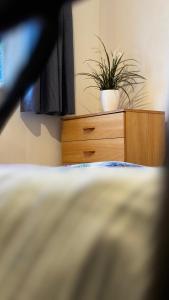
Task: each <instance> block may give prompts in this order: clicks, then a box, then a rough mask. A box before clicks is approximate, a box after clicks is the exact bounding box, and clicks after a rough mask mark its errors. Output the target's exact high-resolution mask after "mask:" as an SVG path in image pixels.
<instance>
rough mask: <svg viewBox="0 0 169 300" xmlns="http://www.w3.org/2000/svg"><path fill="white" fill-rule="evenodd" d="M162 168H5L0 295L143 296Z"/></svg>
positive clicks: (12, 298)
mask: <svg viewBox="0 0 169 300" xmlns="http://www.w3.org/2000/svg"><path fill="white" fill-rule="evenodd" d="M162 178H163V174H162V170H160V169H155V168H143V169H141V168H139V169H118V168H115V169H106V168H105V169H104V168H103V169H101V168H99V169H73V170H69V169H66V170H64V171H63V170H62V171H59V170H57V169H55V168H47V167H39V168H38V167H32V166H30V167H27V166H21V167H17V166H13V167H12V166H1V167H0V299H2V300H44V299H45V300H109V299H111V300H112V299H114V300H142V299H144V295H145V292H146V291H147V288H148V285H149V283H150V281H151V274H152V266H151V264H152V255H153V250H154V243H155V242H154V239H153V234H154V231H155V226H156V223H157V220H158V214H157V211H159V206H160V204H161V199H162Z"/></svg>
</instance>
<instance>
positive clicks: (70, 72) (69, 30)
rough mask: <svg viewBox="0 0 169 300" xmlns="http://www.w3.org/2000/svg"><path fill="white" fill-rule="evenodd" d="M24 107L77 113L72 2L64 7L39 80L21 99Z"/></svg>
mask: <svg viewBox="0 0 169 300" xmlns="http://www.w3.org/2000/svg"><path fill="white" fill-rule="evenodd" d="M21 110H22V111H24V112H26V111H29V112H30V111H32V112H34V113H37V114H52V115H53V114H57V115H65V114H73V113H75V101H74V60H73V25H72V7H71V4H70V3H66V4H65V5H64V6H63V7H62V10H61V12H60V15H59V20H58V40H57V43H56V46H55V49H54V50H53V53H52V55H51V57H50V59H49V62H48V64H47V65H46V67H45V69H44V71H43V73H42V74H41V76H40V78H39V80H38V81H37V83H36V84H35V85H34V86H33V87H32V88H31V89H30V90H29V92H28V93H27V94H26V96H25V97H24V99H22V104H21Z"/></svg>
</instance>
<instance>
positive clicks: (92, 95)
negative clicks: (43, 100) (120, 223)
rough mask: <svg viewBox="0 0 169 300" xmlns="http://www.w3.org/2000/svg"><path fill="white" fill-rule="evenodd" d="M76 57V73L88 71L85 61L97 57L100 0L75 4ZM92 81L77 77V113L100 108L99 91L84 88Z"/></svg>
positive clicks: (89, 0) (87, 0)
mask: <svg viewBox="0 0 169 300" xmlns="http://www.w3.org/2000/svg"><path fill="white" fill-rule="evenodd" d="M73 27H74V57H75V74H77V73H80V72H87V71H88V70H89V69H88V67H87V65H86V64H85V63H84V61H85V60H86V59H88V58H95V57H96V56H97V55H96V53H95V50H96V48H97V47H98V41H97V38H96V37H95V35H99V34H100V0H85V1H79V2H77V3H75V4H74V6H73ZM89 83H90V84H91V82H89V81H87V80H85V79H84V77H81V76H76V77H75V85H76V88H75V97H76V113H77V114H86V113H89V112H96V111H99V110H100V104H99V101H98V92H97V91H96V90H95V89H88V90H86V91H84V89H85V88H86V87H87V86H88V85H89Z"/></svg>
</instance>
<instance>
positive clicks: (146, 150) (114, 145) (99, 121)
mask: <svg viewBox="0 0 169 300" xmlns="http://www.w3.org/2000/svg"><path fill="white" fill-rule="evenodd" d="M164 136H165V115H164V112H159V111H148V110H119V111H115V112H108V113H100V114H92V115H81V116H74V117H64V118H63V119H62V163H63V164H69V163H83V162H97V161H109V160H112V161H113V160H114V161H126V162H132V163H137V164H142V165H147V166H159V165H161V164H162V163H163V160H164V139H165V138H164Z"/></svg>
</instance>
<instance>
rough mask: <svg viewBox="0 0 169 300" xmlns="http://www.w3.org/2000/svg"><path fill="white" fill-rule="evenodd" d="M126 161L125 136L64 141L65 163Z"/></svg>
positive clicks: (63, 155)
mask: <svg viewBox="0 0 169 300" xmlns="http://www.w3.org/2000/svg"><path fill="white" fill-rule="evenodd" d="M109 160H117V161H124V138H117V139H105V140H104V139H102V140H88V141H73V142H63V143H62V161H63V163H83V162H99V161H109Z"/></svg>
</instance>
